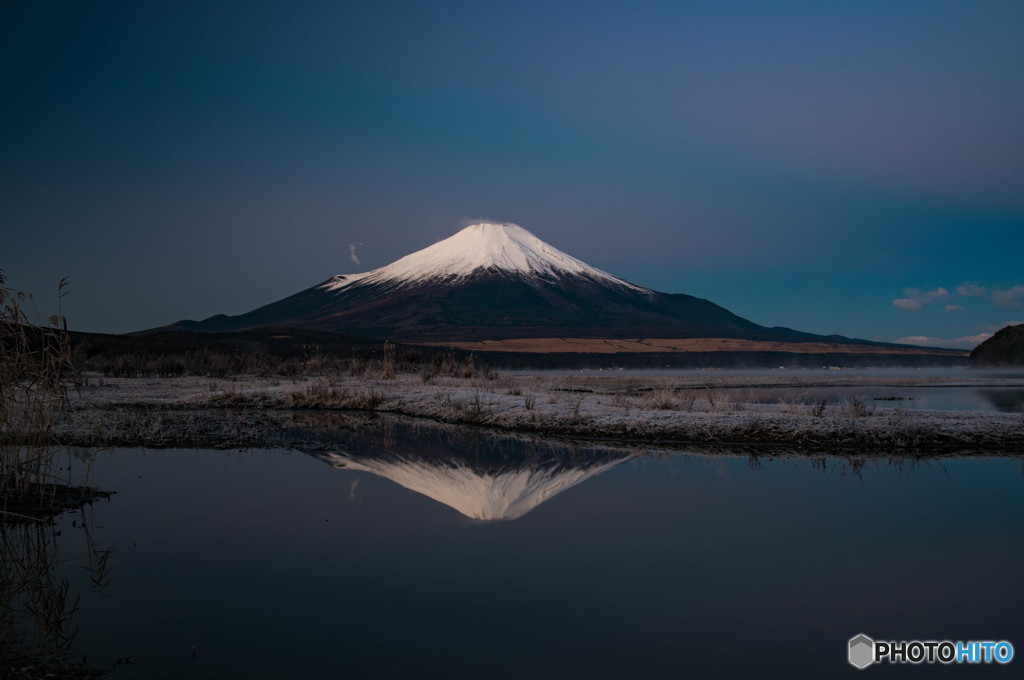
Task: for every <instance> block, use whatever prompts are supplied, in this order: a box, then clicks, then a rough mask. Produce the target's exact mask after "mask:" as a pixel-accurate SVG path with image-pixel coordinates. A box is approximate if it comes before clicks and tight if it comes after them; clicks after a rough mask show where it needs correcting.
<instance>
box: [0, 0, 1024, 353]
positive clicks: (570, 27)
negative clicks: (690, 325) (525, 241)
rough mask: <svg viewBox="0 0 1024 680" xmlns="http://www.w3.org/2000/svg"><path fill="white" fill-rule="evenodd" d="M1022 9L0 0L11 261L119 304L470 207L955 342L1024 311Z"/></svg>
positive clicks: (324, 254)
mask: <svg viewBox="0 0 1024 680" xmlns="http://www.w3.org/2000/svg"><path fill="white" fill-rule="evenodd" d="M1022 36H1024V2H1020V1H1019V0H1017V1H1013V2H984V1H978V0H974V1H970V2H941V1H929V2H905V1H900V2H892V1H891V0H889V1H887V2H870V1H864V2H852V1H851V2H745V3H736V2H682V1H681V2H651V3H644V2H631V3H627V2H600V1H594V0H591V1H587V2H552V1H548V2H537V3H533V2H501V3H498V2H493V3H492V2H482V1H476V2H441V1H432V2H365V3H347V2H324V3H302V2H287V3H286V2H253V1H248V2H238V3H229V2H214V1H211V0H207V1H205V2H194V3H193V2H160V3H158V2H125V3H110V2H68V3H50V2H43V1H40V0H32V1H27V0H25V1H22V2H12V3H5V4H2V5H0V94H2V100H3V105H2V106H0V237H2V238H0V249H2V250H0V268H2V269H4V270H5V272H6V274H7V277H8V283H9V285H11V286H13V287H16V288H24V289H28V290H30V291H32V292H33V293H34V294H35V297H36V299H37V301H38V303H39V306H40V309H41V311H43V312H45V313H49V311H50V306H52V305H51V301H52V298H53V297H54V296H55V295H54V294H55V291H56V285H57V282H58V281H59V280H60V279H61V278H62V277H65V276H67V277H69V278H70V280H71V284H72V285H71V288H72V291H73V292H72V294H71V295H70V297H68V298H66V299H65V301H64V305H65V312H66V314H67V316H68V319H69V323H70V325H71V327H72V328H74V329H78V330H88V331H101V332H123V331H132V330H138V329H142V328H149V327H153V326H158V325H163V324H166V323H170V322H173V321H177V320H179V319H183V318H191V319H200V318H205V317H207V316H210V315H212V314H216V313H227V314H238V313H241V312H245V311H248V310H250V309H252V308H254V307H257V306H259V305H262V304H265V303H268V302H272V301H274V300H277V299H280V298H282V297H285V296H287V295H290V294H292V293H294V292H297V291H299V290H301V289H304V288H307V287H309V286H312V285H314V284H317V283H320V282H321V281H323V280H325V279H327V278H328V277H330V276H331V275H333V274H338V273H348V272H355V271H366V270H369V269H373V268H376V267H380V266H383V265H385V264H387V263H389V262H391V261H393V260H395V259H397V258H399V257H401V256H402V255H405V254H408V253H410V252H412V251H415V250H418V249H420V248H423V247H426V246H428V245H430V244H431V243H433V242H435V241H437V240H440V239H442V238H445V237H447V236H449V235H451V234H453V233H454V232H455V231H457V230H458V229H460V228H462V227H463V226H466V225H467V224H469V223H471V221H474V220H479V219H487V220H494V221H508V222H515V223H517V224H520V225H522V226H523V227H525V228H526V229H528V230H530V231H532V232H533V233H534V234H536V235H537V236H538V237H540V238H541V239H543V240H545V241H547V242H549V243H551V244H552V245H553V246H555V247H557V248H559V249H561V250H564V251H566V252H568V253H570V254H572V255H574V256H575V257H577V258H580V259H582V260H584V261H586V262H588V263H590V264H592V265H595V266H597V267H600V268H602V269H604V270H607V271H609V272H612V273H613V274H616V275H617V276H620V277H622V278H625V279H628V280H630V281H634V282H636V283H640V284H643V285H646V286H648V287H651V288H655V289H658V290H663V291H667V292H679V293H689V294H691V295H697V296H699V297H704V298H708V299H710V300H712V301H713V302H716V303H718V304H720V305H722V306H724V307H726V308H728V309H729V310H731V311H733V312H735V313H737V314H739V315H741V316H743V317H746V318H748V319H751V320H752V321H755V322H757V323H761V324H765V325H770V326H773V325H781V326H789V327H792V328H797V329H800V330H805V331H811V332H815V333H839V334H842V335H846V336H851V337H860V338H868V339H878V340H886V341H898V340H903V341H908V342H911V341H913V342H918V343H932V344H940V342H942V341H945V343H946V344H950V343H951V344H953V345H955V346H961V347H972V346H973V345H975V344H977V342H978V341H980V340H981V339H983V337H984V335H985V334H986V333H990V332H992V331H993V330H996V329H998V328H1000V327H1002V326H1003V325H1005V324H1007V323H1009V322H1011V321H1016V322H1017V323H1020V322H1022V321H1024V309H1022V304H1024V38H1022ZM357 261H358V262H357ZM914 338H916V340H913V339H914Z"/></svg>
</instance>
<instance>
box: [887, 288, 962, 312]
mask: <svg viewBox="0 0 1024 680" xmlns="http://www.w3.org/2000/svg"><path fill="white" fill-rule="evenodd" d="M903 294H904V295H906V296H907V297H905V298H897V299H896V300H893V301H892V304H893V306H894V307H899V308H900V309H905V310H907V311H908V312H920V311H921V310H922V309H924V306H925V305H927V304H928V303H930V302H934V301H935V300H938V299H939V298H944V297H947V296H948V295H949V291H948V290H946V289H945V288H942V287H941V286H940V287H939V288H936V289H935V290H926V291H924V292H921V291H920V290H918V289H917V288H907V289H906V290H904V291H903Z"/></svg>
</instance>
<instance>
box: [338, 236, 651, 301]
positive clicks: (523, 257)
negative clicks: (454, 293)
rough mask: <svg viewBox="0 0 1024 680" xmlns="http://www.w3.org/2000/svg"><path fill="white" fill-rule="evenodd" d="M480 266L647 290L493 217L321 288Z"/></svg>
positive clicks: (400, 280)
mask: <svg viewBox="0 0 1024 680" xmlns="http://www.w3.org/2000/svg"><path fill="white" fill-rule="evenodd" d="M481 271H498V272H502V273H505V274H512V275H518V276H522V277H541V278H549V279H550V278H555V279H557V278H561V277H565V276H581V277H586V278H589V279H593V280H596V281H598V282H600V283H604V284H606V285H614V286H623V287H626V288H630V289H633V290H637V291H647V289H646V288H643V287H641V286H637V285H635V284H632V283H629V282H628V281H624V280H622V279H620V278H617V277H615V276H612V275H611V274H609V273H607V272H605V271H602V270H600V269H597V268H596V267H591V266H590V265H588V264H586V263H585V262H582V261H580V260H577V259H576V258H574V257H572V256H571V255H568V254H566V253H563V252H562V251H561V250H558V249H557V248H555V247H553V246H550V245H548V244H547V243H545V242H544V241H541V240H540V239H539V238H537V237H536V236H534V235H533V234H531V233H530V232H528V231H527V230H526V229H523V228H522V227H520V226H519V225H516V224H511V223H501V224H499V223H492V222H482V223H479V224H473V225H470V226H468V227H466V228H465V229H463V230H462V231H460V232H458V233H456V234H455V235H453V236H450V237H448V238H446V239H444V240H443V241H439V242H437V243H435V244H434V245H432V246H429V247H427V248H424V249H423V250H419V251H417V252H415V253H412V254H410V255H406V256H405V257H403V258H401V259H400V260H396V261H395V262H392V263H391V264H389V265H387V266H386V267H381V268H380V269H375V270H373V271H371V272H366V273H364V274H349V275H344V276H335V277H334V278H332V279H331V280H330V281H328V282H326V283H325V284H323V288H325V289H327V290H339V289H341V288H346V287H348V286H350V285H352V284H353V283H356V282H361V283H363V284H381V285H387V286H389V287H391V286H397V285H405V284H410V283H420V282H424V281H431V280H439V281H449V282H454V281H457V280H459V279H462V278H465V277H467V276H470V275H472V274H474V273H476V272H481Z"/></svg>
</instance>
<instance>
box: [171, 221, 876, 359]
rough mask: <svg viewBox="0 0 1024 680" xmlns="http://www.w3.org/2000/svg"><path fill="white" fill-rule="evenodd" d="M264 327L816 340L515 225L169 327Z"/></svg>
mask: <svg viewBox="0 0 1024 680" xmlns="http://www.w3.org/2000/svg"><path fill="white" fill-rule="evenodd" d="M262 326H295V327H301V328H310V329H315V330H322V331H331V332H342V333H352V334H360V335H369V336H375V337H383V338H391V339H396V340H400V341H405V342H456V341H482V340H502V339H509V338H545V337H579V338H643V337H651V338H695V337H722V338H744V339H752V340H776V341H780V340H784V341H792V342H801V341H811V340H821V336H815V335H811V334H808V333H800V332H797V331H793V330H790V329H785V328H767V327H764V326H759V325H757V324H755V323H752V322H750V321H747V320H746V319H743V318H741V317H739V316H736V315H735V314H733V313H731V312H729V311H728V310H726V309H724V308H722V307H720V306H718V305H716V304H714V303H712V302H709V301H708V300H704V299H701V298H696V297H693V296H690V295H682V294H668V293H660V292H657V291H653V290H650V289H647V288H644V287H643V286H638V285H636V284H633V283H630V282H628V281H624V280H622V279H619V278H617V277H615V276H612V275H611V274H608V273H607V272H604V271H601V270H600V269H597V268H595V267H591V266H590V265H587V264H586V263H584V262H581V261H580V260H577V259H575V258H573V257H571V256H570V255H567V254H566V253H563V252H562V251H560V250H558V249H556V248H554V247H552V246H550V245H548V244H546V243H544V242H543V241H541V240H540V239H538V238H537V237H535V236H534V235H533V234H531V233H529V232H528V231H526V230H525V229H523V228H522V227H519V226H516V225H513V224H490V223H488V224H476V225H472V226H470V227H467V228H466V229H463V230H462V231H460V232H458V233H457V234H455V235H454V236H451V237H450V238H448V239H445V240H443V241H440V242H438V243H435V244H434V245H432V246H430V247H428V248H425V249H423V250H421V251H418V252H415V253H412V254H411V255H407V256H406V257H403V258H401V259H400V260H397V261H396V262H393V263H392V264H390V265H387V266H386V267H381V268H380V269H376V270H374V271H371V272H366V273H363V274H350V275H339V276H334V277H332V278H330V279H328V280H327V281H325V282H324V283H322V284H320V285H317V286H314V287H312V288H309V289H307V290H304V291H301V292H299V293H296V294H295V295H292V296H290V297H287V298H284V299H283V300H279V301H277V302H274V303H271V304H269V305H266V306H263V307H260V308H258V309H255V310H253V311H251V312H248V313H246V314H240V315H238V316H224V315H218V316H214V317H210V318H208V319H206V320H204V321H199V322H195V321H182V322H178V323H177V324H172V325H171V326H170V327H169V328H171V329H175V330H195V331H203V332H224V331H235V330H243V329H251V328H257V327H262ZM832 339H833V340H835V339H836V338H832ZM839 340H843V341H845V339H842V338H839ZM857 342H862V341H857Z"/></svg>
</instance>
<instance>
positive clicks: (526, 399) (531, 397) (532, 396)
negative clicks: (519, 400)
mask: <svg viewBox="0 0 1024 680" xmlns="http://www.w3.org/2000/svg"><path fill="white" fill-rule="evenodd" d="M536 401H537V393H536V392H534V391H533V390H527V391H526V392H524V393H523V408H524V409H526V410H527V411H532V410H533V405H534V403H535V402H536Z"/></svg>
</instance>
